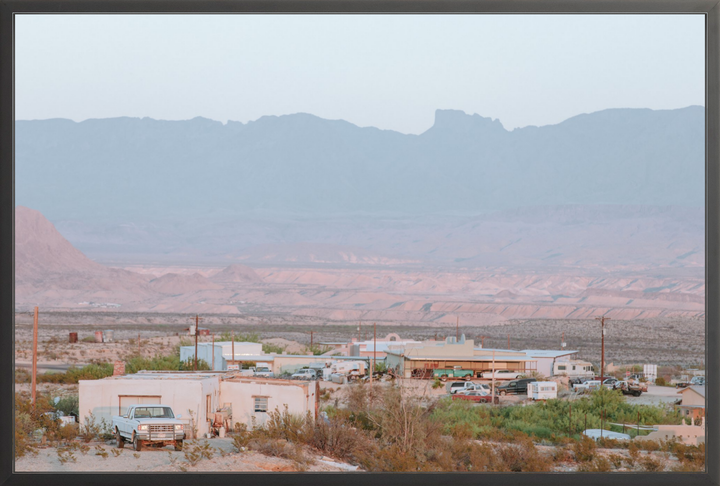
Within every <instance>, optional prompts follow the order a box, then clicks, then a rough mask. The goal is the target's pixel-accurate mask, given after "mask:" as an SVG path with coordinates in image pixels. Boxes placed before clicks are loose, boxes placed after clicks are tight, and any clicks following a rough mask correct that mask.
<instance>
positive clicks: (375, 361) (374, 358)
mask: <svg viewBox="0 0 720 486" xmlns="http://www.w3.org/2000/svg"><path fill="white" fill-rule="evenodd" d="M376 363H377V323H375V322H373V367H372V372H373V373H375V364H376Z"/></svg>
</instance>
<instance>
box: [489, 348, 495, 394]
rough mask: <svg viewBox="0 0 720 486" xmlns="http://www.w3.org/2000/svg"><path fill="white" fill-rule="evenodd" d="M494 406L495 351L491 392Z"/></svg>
mask: <svg viewBox="0 0 720 486" xmlns="http://www.w3.org/2000/svg"><path fill="white" fill-rule="evenodd" d="M490 394H491V395H492V398H491V399H492V401H493V404H494V403H495V350H494V349H493V360H492V386H491V392H490Z"/></svg>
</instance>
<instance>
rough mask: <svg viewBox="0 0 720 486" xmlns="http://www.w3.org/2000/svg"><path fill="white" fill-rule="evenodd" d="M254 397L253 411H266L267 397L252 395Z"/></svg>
mask: <svg viewBox="0 0 720 486" xmlns="http://www.w3.org/2000/svg"><path fill="white" fill-rule="evenodd" d="M254 398H255V413H258V412H267V411H268V399H267V397H254Z"/></svg>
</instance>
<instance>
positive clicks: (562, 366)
mask: <svg viewBox="0 0 720 486" xmlns="http://www.w3.org/2000/svg"><path fill="white" fill-rule="evenodd" d="M566 369H567V366H565V365H559V366H558V370H559V371H565V370H566Z"/></svg>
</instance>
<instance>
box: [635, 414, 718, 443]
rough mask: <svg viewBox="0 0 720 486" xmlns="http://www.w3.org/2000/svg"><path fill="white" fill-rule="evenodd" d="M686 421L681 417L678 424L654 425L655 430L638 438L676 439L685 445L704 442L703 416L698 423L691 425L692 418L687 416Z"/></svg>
mask: <svg viewBox="0 0 720 486" xmlns="http://www.w3.org/2000/svg"><path fill="white" fill-rule="evenodd" d="M687 422H689V423H686V422H685V419H683V422H682V423H681V424H680V425H656V426H655V427H656V428H657V430H655V431H654V432H650V433H649V434H648V435H646V436H640V437H638V439H642V440H655V441H667V440H670V439H676V440H678V441H679V442H682V443H683V444H685V445H700V444H702V443H704V442H705V417H703V418H702V423H701V424H700V425H693V422H692V419H690V418H688V419H687Z"/></svg>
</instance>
